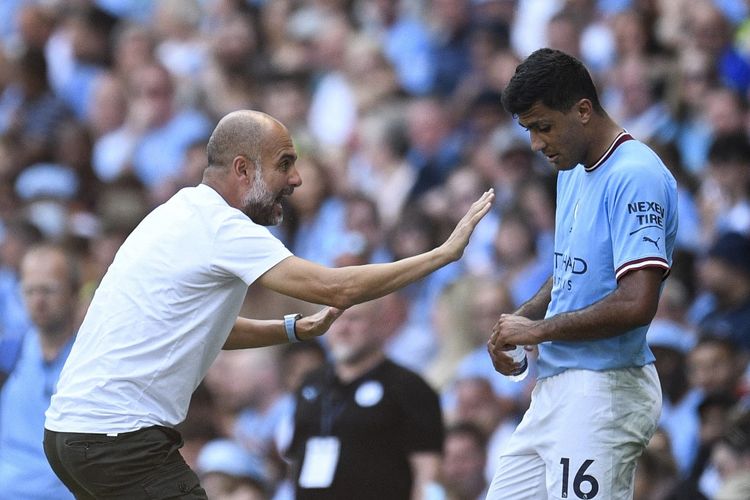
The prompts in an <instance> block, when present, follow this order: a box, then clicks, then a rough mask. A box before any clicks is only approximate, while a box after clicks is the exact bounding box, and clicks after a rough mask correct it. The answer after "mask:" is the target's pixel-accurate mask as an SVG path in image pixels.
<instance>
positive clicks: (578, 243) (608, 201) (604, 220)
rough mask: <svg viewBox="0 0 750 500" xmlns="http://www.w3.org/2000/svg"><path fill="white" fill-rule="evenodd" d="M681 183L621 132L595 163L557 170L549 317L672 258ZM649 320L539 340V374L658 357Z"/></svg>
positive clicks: (597, 297)
mask: <svg viewBox="0 0 750 500" xmlns="http://www.w3.org/2000/svg"><path fill="white" fill-rule="evenodd" d="M676 234H677V183H676V182H675V180H674V177H672V174H671V173H670V172H669V170H667V168H666V167H665V166H664V164H663V163H662V161H661V160H660V159H659V157H658V156H656V154H655V153H654V152H653V151H651V149H649V148H648V147H647V146H646V145H645V144H643V143H641V142H638V141H636V140H634V139H633V138H632V137H631V136H630V135H629V134H627V133H622V134H620V136H618V137H617V139H616V140H615V141H614V142H613V143H612V145H611V146H610V148H609V149H608V150H607V152H606V153H605V154H604V155H603V156H602V158H601V159H600V160H599V161H598V162H596V163H595V164H594V165H592V166H590V167H584V166H583V165H578V166H576V167H575V168H573V169H572V170H567V171H562V172H560V173H559V174H558V178H557V213H556V218H555V251H554V268H553V286H552V297H551V301H550V304H549V307H548V308H547V314H546V317H548V318H549V317H552V316H555V315H556V314H560V313H564V312H569V311H575V310H578V309H583V308H585V307H587V306H589V305H591V304H593V303H594V302H597V301H599V300H601V299H602V298H604V297H605V296H607V295H609V294H610V293H611V292H612V291H614V290H615V288H617V280H618V279H619V278H621V277H622V276H623V275H625V274H626V273H628V272H629V271H633V270H637V269H643V268H645V267H660V268H663V269H664V276H665V277H666V275H667V274H668V273H669V270H670V268H671V265H672V249H673V246H674V240H675V235H676ZM647 330H648V325H646V326H643V327H639V328H635V329H633V330H630V331H627V332H625V333H623V334H621V335H618V336H616V337H611V338H606V339H599V340H591V341H571V342H567V341H565V342H563V341H551V342H544V343H542V344H540V346H539V364H538V370H539V378H543V377H549V376H552V375H555V374H557V373H560V372H562V371H564V370H566V369H568V368H579V369H586V370H609V369H615V368H625V367H634V366H643V365H646V364H648V363H652V362H653V361H654V355H653V354H652V353H651V350H650V349H649V348H648V345H647V344H646V331H647Z"/></svg>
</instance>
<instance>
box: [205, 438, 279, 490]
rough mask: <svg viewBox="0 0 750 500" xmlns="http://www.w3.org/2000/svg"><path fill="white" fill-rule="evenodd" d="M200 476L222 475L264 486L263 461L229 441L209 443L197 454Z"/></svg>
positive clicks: (218, 440) (217, 440) (216, 440)
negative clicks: (248, 480) (216, 473)
mask: <svg viewBox="0 0 750 500" xmlns="http://www.w3.org/2000/svg"><path fill="white" fill-rule="evenodd" d="M197 468H198V471H199V472H200V473H201V474H210V473H215V472H218V473H222V474H226V475H228V476H235V477H241V478H246V479H250V480H252V481H255V482H257V483H258V484H260V485H263V484H265V471H264V467H263V461H262V460H261V459H260V458H259V457H257V456H256V455H254V454H252V453H250V452H249V451H247V450H246V449H245V448H243V447H242V446H240V445H239V444H238V443H236V442H234V441H232V440H231V439H214V440H213V441H209V442H208V443H206V444H205V445H204V446H203V447H202V448H201V451H200V452H199V453H198V459H197Z"/></svg>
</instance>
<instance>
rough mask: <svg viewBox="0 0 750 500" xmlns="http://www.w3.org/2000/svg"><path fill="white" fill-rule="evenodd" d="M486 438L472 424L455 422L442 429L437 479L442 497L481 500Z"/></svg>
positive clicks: (483, 482)
mask: <svg viewBox="0 0 750 500" xmlns="http://www.w3.org/2000/svg"><path fill="white" fill-rule="evenodd" d="M486 445H487V438H486V437H485V435H484V433H483V432H482V431H481V430H480V429H479V427H477V426H476V425H474V424H471V423H468V422H459V423H456V424H454V425H451V426H448V428H447V429H446V430H445V443H444V444H443V462H442V467H441V469H440V483H441V484H442V486H443V489H444V490H445V498H446V500H483V499H484V498H485V496H486V493H487V480H486V479H485V477H484V467H485V463H486V462H487V451H486Z"/></svg>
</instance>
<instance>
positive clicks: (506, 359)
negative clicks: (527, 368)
mask: <svg viewBox="0 0 750 500" xmlns="http://www.w3.org/2000/svg"><path fill="white" fill-rule="evenodd" d="M514 347H516V346H514V345H513V344H504V345H499V344H498V345H495V344H493V343H492V339H490V340H489V341H488V342H487V352H489V353H490V359H491V360H492V366H494V367H495V371H497V372H499V373H501V374H503V375H512V374H513V373H514V372H515V371H516V370H517V369H518V368H520V366H519V363H516V362H515V361H513V358H511V357H510V356H509V355H508V354H506V352H507V351H510V350H512V349H513V348H514Z"/></svg>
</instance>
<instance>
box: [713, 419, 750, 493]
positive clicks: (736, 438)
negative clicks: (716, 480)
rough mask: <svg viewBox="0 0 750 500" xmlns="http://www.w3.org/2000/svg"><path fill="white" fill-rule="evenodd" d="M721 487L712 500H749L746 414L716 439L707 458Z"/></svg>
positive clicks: (749, 427) (749, 443)
mask: <svg viewBox="0 0 750 500" xmlns="http://www.w3.org/2000/svg"><path fill="white" fill-rule="evenodd" d="M711 461H712V462H713V464H714V465H715V466H716V468H717V470H718V472H719V477H720V478H721V486H720V487H719V490H718V491H717V492H716V495H715V496H714V500H739V499H744V498H750V414H748V413H744V414H742V415H740V416H739V417H737V419H736V420H735V421H734V422H733V423H732V425H730V426H729V428H728V429H727V430H726V432H725V433H724V434H723V435H722V437H721V438H720V439H719V442H718V443H717V444H716V446H715V447H714V450H713V454H712V456H711Z"/></svg>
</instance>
